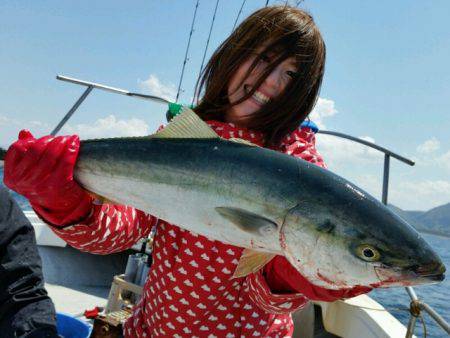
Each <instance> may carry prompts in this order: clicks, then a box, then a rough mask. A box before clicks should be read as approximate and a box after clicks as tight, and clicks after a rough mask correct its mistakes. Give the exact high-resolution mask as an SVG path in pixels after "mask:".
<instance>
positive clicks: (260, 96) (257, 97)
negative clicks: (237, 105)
mask: <svg viewBox="0 0 450 338" xmlns="http://www.w3.org/2000/svg"><path fill="white" fill-rule="evenodd" d="M252 97H253V98H254V99H255V100H256V101H258V102H259V103H261V104H265V103H267V102H269V98H268V97H267V96H266V95H264V94H263V93H261V92H258V91H256V92H255V93H254V94H253V96H252Z"/></svg>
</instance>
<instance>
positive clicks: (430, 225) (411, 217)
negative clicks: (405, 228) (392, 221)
mask: <svg viewBox="0 0 450 338" xmlns="http://www.w3.org/2000/svg"><path fill="white" fill-rule="evenodd" d="M389 208H390V209H391V210H392V211H394V212H395V213H396V214H397V215H399V216H400V217H402V218H403V219H404V220H405V221H407V222H408V223H409V224H411V225H412V226H413V227H415V228H416V229H417V230H418V231H422V232H428V233H432V234H436V235H442V236H447V237H450V203H447V204H444V205H441V206H439V207H436V208H433V209H431V210H428V211H406V210H402V209H400V208H398V207H396V206H394V205H392V204H389Z"/></svg>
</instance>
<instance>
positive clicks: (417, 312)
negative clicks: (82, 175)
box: [51, 75, 450, 338]
mask: <svg viewBox="0 0 450 338" xmlns="http://www.w3.org/2000/svg"><path fill="white" fill-rule="evenodd" d="M56 79H57V80H61V81H66V82H71V83H74V84H77V85H81V86H85V87H87V88H86V90H85V91H84V92H83V94H82V95H81V96H80V98H79V99H78V100H77V101H76V102H75V104H74V105H73V106H72V107H71V108H70V109H69V111H68V112H67V113H66V115H65V116H64V117H63V119H62V120H61V121H60V122H59V123H58V125H57V126H56V127H55V129H54V130H53V131H52V132H51V135H56V134H57V133H58V131H59V130H60V129H61V128H62V127H63V125H64V124H65V123H66V122H67V121H68V120H69V119H70V117H71V116H72V115H73V113H74V112H75V111H76V110H77V109H78V107H79V106H80V105H81V103H83V101H84V100H85V99H86V97H87V96H88V95H89V94H90V93H91V91H92V90H93V89H94V88H96V89H100V90H104V91H108V92H111V93H115V94H121V95H126V96H129V97H134V98H139V99H143V100H150V101H155V102H159V103H165V104H169V103H170V102H169V101H167V100H166V99H164V98H161V97H157V96H153V95H146V94H140V93H133V92H130V91H127V90H124V89H120V88H114V87H110V86H105V85H102V84H99V83H94V82H88V81H83V80H79V79H75V78H71V77H67V76H62V75H57V76H56ZM318 133H320V134H325V135H332V136H336V137H340V138H344V139H347V140H350V141H353V142H357V143H360V144H362V145H364V146H366V147H370V148H373V149H376V150H378V151H380V152H382V153H384V169H383V190H382V197H381V201H382V202H383V204H385V205H387V200H388V190H389V170H390V159H391V157H392V158H395V159H397V160H399V161H400V162H403V163H406V164H408V165H410V166H413V165H414V161H412V160H410V159H407V158H406V157H403V156H401V155H399V154H396V153H394V152H393V151H391V150H389V149H386V148H383V147H381V146H379V145H377V144H375V143H372V142H369V141H366V140H362V139H359V138H357V137H354V136H350V135H347V134H343V133H339V132H335V131H328V130H319V131H318ZM405 289H406V292H407V293H408V295H409V296H410V298H411V303H410V306H409V312H410V319H409V323H408V327H407V332H406V338H411V337H412V336H413V334H414V329H415V326H416V321H417V318H418V317H420V316H421V313H422V311H425V312H426V313H428V314H429V315H430V316H431V318H433V319H434V320H435V322H436V323H437V324H438V325H439V326H440V327H442V328H443V329H444V330H445V331H446V332H447V333H449V334H450V325H449V324H448V323H447V322H446V321H445V319H444V318H443V317H442V316H441V315H439V314H438V313H437V312H436V311H435V310H434V309H433V308H432V307H431V306H430V305H428V304H427V303H425V302H424V301H422V300H420V299H419V298H418V297H417V295H416V292H415V291H414V289H413V288H412V287H410V286H407V287H406V288H405ZM424 325H425V324H424Z"/></svg>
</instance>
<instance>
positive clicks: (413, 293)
mask: <svg viewBox="0 0 450 338" xmlns="http://www.w3.org/2000/svg"><path fill="white" fill-rule="evenodd" d="M405 289H406V292H408V295H409V297H410V298H411V300H419V298H418V297H417V295H416V291H414V289H413V288H412V287H411V286H407V287H405Z"/></svg>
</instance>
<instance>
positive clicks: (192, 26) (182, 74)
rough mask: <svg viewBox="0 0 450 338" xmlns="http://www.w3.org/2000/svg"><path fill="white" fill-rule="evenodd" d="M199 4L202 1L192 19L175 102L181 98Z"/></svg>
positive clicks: (198, 0) (196, 6) (196, 7)
mask: <svg viewBox="0 0 450 338" xmlns="http://www.w3.org/2000/svg"><path fill="white" fill-rule="evenodd" d="M199 2H200V0H197V4H196V5H195V11H194V17H193V19H192V24H191V31H190V33H189V39H188V44H187V47H186V54H185V55H184V61H183V67H182V69H181V76H180V83H179V84H178V91H177V97H176V98H175V102H178V97H179V96H180V90H181V83H182V82H183V76H184V68H185V67H186V62H187V60H188V52H189V46H190V45H191V37H192V33H193V32H194V23H195V18H196V16H197V9H198V4H199Z"/></svg>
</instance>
